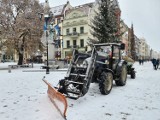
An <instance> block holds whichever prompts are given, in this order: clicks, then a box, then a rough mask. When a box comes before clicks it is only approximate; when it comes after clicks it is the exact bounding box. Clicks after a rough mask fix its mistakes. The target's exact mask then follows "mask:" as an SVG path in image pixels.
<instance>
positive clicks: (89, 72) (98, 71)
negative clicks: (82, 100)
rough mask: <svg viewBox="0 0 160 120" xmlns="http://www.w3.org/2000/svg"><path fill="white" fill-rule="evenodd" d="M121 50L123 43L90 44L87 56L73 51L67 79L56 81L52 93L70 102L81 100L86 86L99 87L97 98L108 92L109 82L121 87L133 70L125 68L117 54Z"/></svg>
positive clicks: (110, 85)
mask: <svg viewBox="0 0 160 120" xmlns="http://www.w3.org/2000/svg"><path fill="white" fill-rule="evenodd" d="M124 49H125V44H123V43H102V44H93V45H92V50H91V51H89V52H86V53H84V52H79V51H78V50H76V49H74V50H73V55H72V60H71V63H70V67H69V69H68V71H67V75H66V77H65V78H64V79H62V80H60V81H59V85H58V87H56V89H57V90H58V91H59V92H60V93H62V94H65V95H66V96H67V97H69V98H72V99H78V98H79V97H82V96H84V95H85V94H86V93H87V92H88V90H89V87H90V83H93V82H96V83H98V84H99V90H100V92H101V94H103V95H107V94H109V93H110V92H111V90H112V86H113V80H114V81H115V84H116V85H117V86H124V85H125V84H126V81H127V73H128V74H130V71H127V70H134V69H132V66H130V67H131V68H127V67H129V66H127V61H125V60H123V59H122V56H121V52H122V50H124Z"/></svg>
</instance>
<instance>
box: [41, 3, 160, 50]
mask: <svg viewBox="0 0 160 120" xmlns="http://www.w3.org/2000/svg"><path fill="white" fill-rule="evenodd" d="M44 1H45V0H40V2H44ZM69 1H70V4H71V5H72V6H77V5H81V4H84V3H89V2H94V1H95V0H69ZM118 1H119V5H120V8H121V18H122V19H123V20H124V21H125V23H126V24H127V25H128V26H129V27H130V26H131V24H132V23H133V26H134V32H135V35H136V36H137V37H138V38H141V37H144V38H145V39H146V41H147V43H148V44H149V45H150V47H151V48H152V49H154V50H156V51H160V0H118ZM66 2H67V0H49V4H50V7H53V6H58V5H62V4H65V3H66Z"/></svg>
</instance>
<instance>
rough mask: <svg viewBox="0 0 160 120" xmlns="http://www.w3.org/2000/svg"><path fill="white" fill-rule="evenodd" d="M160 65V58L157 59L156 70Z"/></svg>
mask: <svg viewBox="0 0 160 120" xmlns="http://www.w3.org/2000/svg"><path fill="white" fill-rule="evenodd" d="M158 67H159V59H157V60H156V70H157V69H158Z"/></svg>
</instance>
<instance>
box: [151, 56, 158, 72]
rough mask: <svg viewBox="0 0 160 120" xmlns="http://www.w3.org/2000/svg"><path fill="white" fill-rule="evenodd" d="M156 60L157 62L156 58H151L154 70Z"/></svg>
mask: <svg viewBox="0 0 160 120" xmlns="http://www.w3.org/2000/svg"><path fill="white" fill-rule="evenodd" d="M156 62H157V60H156V59H155V58H153V59H152V64H153V68H154V69H155V70H157V69H156Z"/></svg>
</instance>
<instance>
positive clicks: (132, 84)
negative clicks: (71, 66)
mask: <svg viewBox="0 0 160 120" xmlns="http://www.w3.org/2000/svg"><path fill="white" fill-rule="evenodd" d="M10 64H16V63H0V91H1V93H0V120H63V118H62V117H61V115H60V114H59V113H58V112H57V110H56V108H55V107H54V105H53V104H52V103H51V101H50V99H49V98H48V96H47V86H46V84H45V83H44V82H43V81H42V78H43V76H46V80H47V81H48V82H50V83H51V84H53V85H57V83H58V80H60V79H62V78H64V76H65V75H66V72H65V71H60V72H56V71H54V72H50V74H47V75H46V73H45V71H42V69H40V66H42V65H41V64H34V68H18V69H12V70H11V73H8V70H5V69H4V70H2V68H6V67H8V65H10ZM134 66H135V69H136V71H137V73H136V79H131V78H130V76H128V79H127V84H126V86H123V87H118V86H116V85H115V84H114V86H113V88H112V91H111V93H110V94H109V95H106V96H105V95H101V94H100V91H99V88H98V84H95V83H93V84H91V86H90V89H89V91H88V93H87V94H86V95H85V96H84V97H81V98H79V99H78V100H72V99H68V98H67V101H68V110H67V120H160V115H159V113H160V102H159V100H160V69H158V70H153V66H152V64H151V62H145V63H144V65H139V64H138V63H135V64H134ZM27 70H28V71H30V70H34V72H31V71H30V72H25V71H27ZM36 70H39V72H36ZM40 70H41V71H40Z"/></svg>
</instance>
